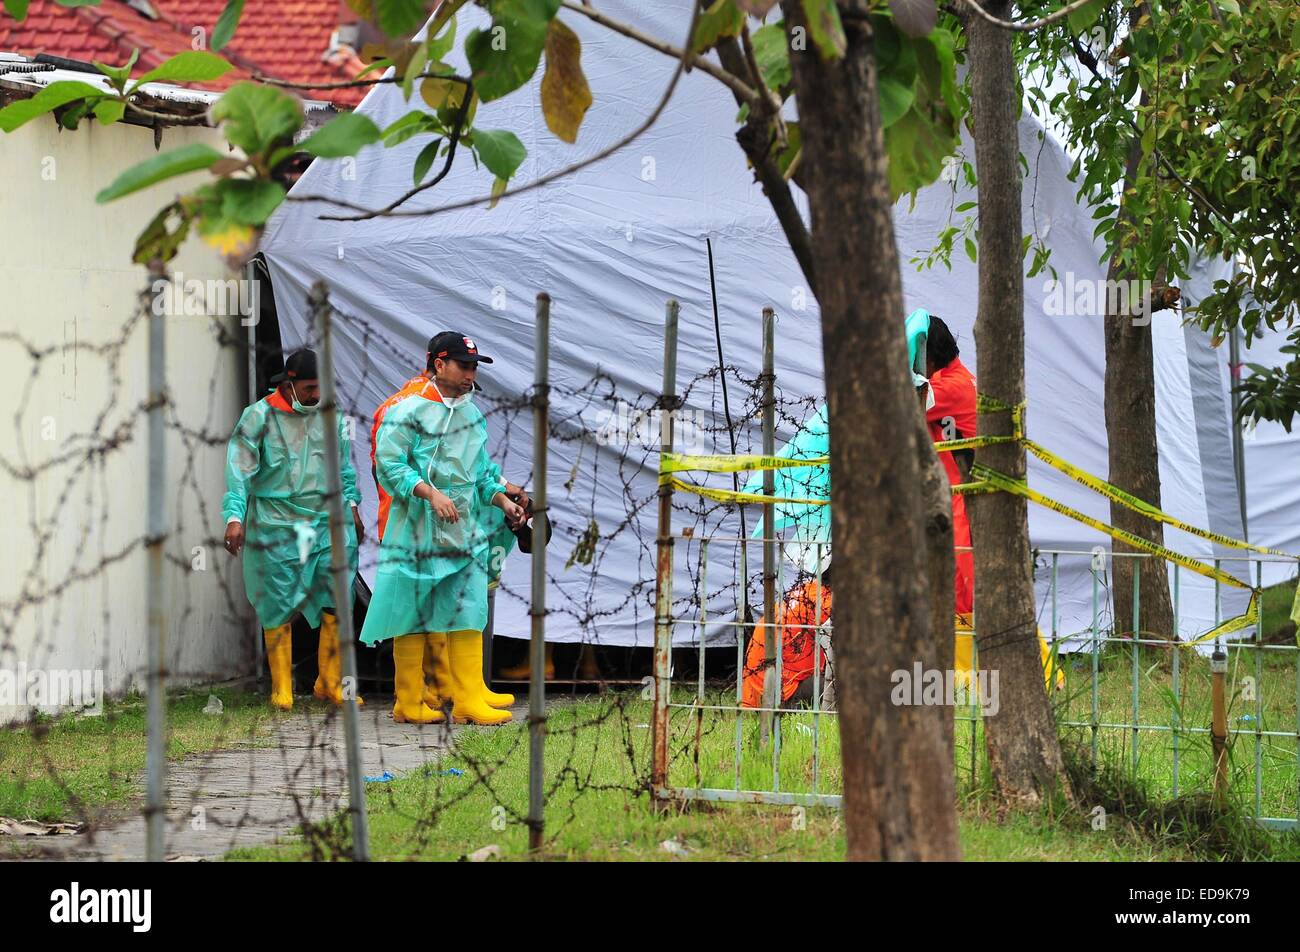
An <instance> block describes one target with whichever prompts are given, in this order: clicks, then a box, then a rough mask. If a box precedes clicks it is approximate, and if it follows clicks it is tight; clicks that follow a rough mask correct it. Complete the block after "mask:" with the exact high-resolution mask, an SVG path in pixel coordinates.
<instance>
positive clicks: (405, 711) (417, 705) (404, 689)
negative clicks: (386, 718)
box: [393, 634, 444, 724]
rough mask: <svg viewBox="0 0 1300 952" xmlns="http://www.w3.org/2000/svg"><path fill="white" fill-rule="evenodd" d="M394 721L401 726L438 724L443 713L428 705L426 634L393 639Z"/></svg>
mask: <svg viewBox="0 0 1300 952" xmlns="http://www.w3.org/2000/svg"><path fill="white" fill-rule="evenodd" d="M393 668H394V673H393V692H394V693H395V694H396V695H397V700H396V701H394V702H393V720H394V721H395V722H396V723H398V724H437V723H438V722H439V721H442V720H444V718H443V716H442V711H435V710H433V709H432V708H431V707H429V706H428V705H427V704H425V703H424V700H423V698H424V635H423V634H414V635H398V636H397V637H396V638H394V639H393Z"/></svg>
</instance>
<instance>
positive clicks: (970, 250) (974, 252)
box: [966, 236, 979, 261]
mask: <svg viewBox="0 0 1300 952" xmlns="http://www.w3.org/2000/svg"><path fill="white" fill-rule="evenodd" d="M966 256H967V257H968V258H970V260H971V261H975V260H976V259H977V258H978V257H979V247H978V246H977V245H976V244H975V241H974V239H973V238H970V237H969V236H968V237H967V238H966Z"/></svg>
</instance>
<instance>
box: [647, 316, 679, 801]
mask: <svg viewBox="0 0 1300 952" xmlns="http://www.w3.org/2000/svg"><path fill="white" fill-rule="evenodd" d="M678 313H679V305H678V304H677V302H676V301H673V300H670V301H669V302H668V307H667V315H666V319H665V324H664V383H663V393H662V395H661V396H660V398H659V451H660V453H671V452H672V449H673V413H674V411H675V410H676V409H677V317H678ZM672 521H673V490H672V487H671V486H668V485H660V487H659V534H658V537H657V539H656V542H655V551H656V559H655V566H656V567H655V653H654V674H655V679H654V684H655V690H654V705H655V709H654V719H653V726H654V730H653V734H654V761H653V764H652V768H651V778H650V779H651V799H652V800H655V801H657V800H659V799H660V798H661V792H662V791H664V790H665V789H666V788H667V786H668V700H669V698H668V692H669V689H670V682H669V679H670V677H671V665H672V653H673V625H672V609H673V539H672Z"/></svg>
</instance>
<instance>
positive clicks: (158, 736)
mask: <svg viewBox="0 0 1300 952" xmlns="http://www.w3.org/2000/svg"><path fill="white" fill-rule="evenodd" d="M149 278H150V287H151V288H153V289H154V295H156V294H157V293H158V290H157V285H158V282H160V281H163V282H165V281H167V280H168V278H167V274H166V272H164V271H163V268H162V264H161V262H157V261H155V262H154V264H153V265H151V266H150V268H149ZM144 300H145V301H146V302H148V303H149V309H148V310H147V311H146V312H145V317H146V320H147V321H148V326H149V415H148V419H149V444H148V445H149V468H148V471H147V473H148V475H147V479H148V487H149V516H148V518H149V523H148V525H149V538H148V539H147V540H146V541H145V552H146V553H147V555H148V574H147V576H146V581H145V606H146V616H147V618H148V622H149V648H148V659H149V675H148V697H147V702H146V708H147V711H148V725H149V728H148V740H147V743H146V755H145V756H146V759H145V763H146V772H145V790H146V794H145V797H146V799H145V803H146V806H145V811H144V815H145V859H146V860H148V861H149V862H151V863H161V862H162V861H163V860H164V859H165V858H166V829H165V827H166V822H167V662H166V657H167V647H166V645H167V620H166V616H165V613H164V611H163V589H164V580H163V572H164V562H165V559H164V555H163V543H164V542H165V541H166V538H167V498H166V497H167V423H166V420H165V419H164V417H163V409H164V407H165V406H166V403H167V331H166V325H165V324H164V323H163V321H164V320H166V316H165V311H162V310H160V309H159V308H158V307H157V304H156V300H157V299H156V296H151V295H150V294H149V292H148V291H146V292H145V295H144Z"/></svg>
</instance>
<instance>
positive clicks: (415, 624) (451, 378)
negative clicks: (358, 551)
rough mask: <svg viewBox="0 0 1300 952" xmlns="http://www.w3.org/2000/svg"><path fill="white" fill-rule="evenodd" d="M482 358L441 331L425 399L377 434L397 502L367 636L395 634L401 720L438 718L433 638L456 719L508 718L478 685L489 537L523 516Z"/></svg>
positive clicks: (387, 486)
mask: <svg viewBox="0 0 1300 952" xmlns="http://www.w3.org/2000/svg"><path fill="white" fill-rule="evenodd" d="M480 361H481V362H484V363H491V362H492V359H491V358H490V357H485V356H483V355H481V354H479V352H478V347H477V345H475V343H474V341H473V340H472V339H470V338H469V337H466V336H465V335H464V334H461V333H459V332H456V331H445V332H443V333H441V334H438V335H437V336H436V337H434V338H433V340H432V341H430V344H429V364H430V370H431V372H432V378H431V379H430V381H429V387H428V391H429V392H428V393H427V394H426V397H427V399H417V398H410V399H406V400H402V401H400V402H398V403H396V404H393V405H392V406H391V407H390V408H389V409H388V410H387V412H386V413H385V414H384V415H383V418H382V422H381V423H380V424H379V428H378V431H377V432H376V434H375V476H376V478H377V479H378V481H379V485H380V487H381V488H382V489H383V490H384V492H386V493H388V494H389V495H390V496H391V497H392V503H391V505H390V508H389V510H388V519H387V522H386V524H385V528H384V535H383V539H382V541H381V542H380V545H379V565H378V568H377V570H376V576H375V590H374V595H373V597H372V598H371V600H370V607H369V608H368V609H367V611H366V623H365V625H364V626H363V627H362V629H361V641H362V642H364V643H365V644H369V645H373V644H377V643H379V642H381V641H387V640H388V639H390V638H391V639H393V665H394V668H395V674H394V693H395V694H396V695H397V700H396V702H395V703H394V705H393V720H395V721H398V722H401V723H412V724H432V723H435V722H437V721H441V720H442V719H443V714H442V712H441V711H436V710H434V709H433V708H431V707H430V706H429V705H428V704H427V703H425V702H424V696H425V691H424V666H423V662H424V654H425V645H426V642H427V640H428V639H430V638H433V637H435V636H445V640H446V658H447V664H448V668H449V673H450V676H451V682H452V686H453V690H452V697H453V705H452V719H453V720H454V721H455V722H456V723H474V724H501V723H504V722H505V721H508V720H510V712H509V711H502V710H498V709H497V708H495V707H493V706H491V705H490V704H489V703H488V702H487V699H486V698H485V697H484V696H483V694H482V692H481V691H480V690H479V688H478V685H480V684H481V683H482V669H483V629H484V627H485V626H486V625H487V612H488V583H489V582H490V581H491V580H492V578H493V576H495V575H496V574H497V573H498V572H499V571H500V556H499V554H496V555H494V553H493V549H494V548H496V549H497V550H498V553H499V552H500V551H502V550H501V547H500V546H499V545H494V540H496V539H497V538H498V537H499V535H500V532H499V530H500V527H501V521H502V514H504V517H505V519H506V521H508V523H509V524H510V525H511V526H519V525H520V524H521V523H522V522H523V521H524V519H525V518H526V514H525V511H524V509H523V508H522V507H520V506H519V505H518V504H517V503H515V502H513V501H512V500H511V499H510V498H509V496H507V495H506V493H507V492H508V486H507V483H506V482H505V480H504V479H502V478H501V469H500V467H498V466H497V465H496V464H495V463H493V462H492V460H491V459H490V458H489V457H488V451H487V438H488V434H487V420H486V419H484V417H483V414H482V412H480V411H479V409H478V407H476V406H475V405H474V402H473V400H474V378H475V376H476V374H477V370H478V364H479V362H480ZM492 507H496V508H497V509H500V510H501V513H494V512H493V511H492Z"/></svg>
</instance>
